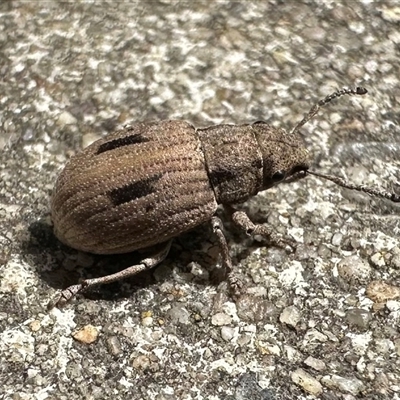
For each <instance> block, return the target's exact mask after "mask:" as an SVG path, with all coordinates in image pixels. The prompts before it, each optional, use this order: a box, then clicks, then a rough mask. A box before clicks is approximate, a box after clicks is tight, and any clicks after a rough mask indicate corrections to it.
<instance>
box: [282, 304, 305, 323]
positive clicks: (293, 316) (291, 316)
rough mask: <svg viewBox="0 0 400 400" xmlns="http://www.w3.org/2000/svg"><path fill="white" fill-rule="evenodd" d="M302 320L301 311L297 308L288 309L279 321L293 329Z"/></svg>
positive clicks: (283, 312) (290, 307)
mask: <svg viewBox="0 0 400 400" xmlns="http://www.w3.org/2000/svg"><path fill="white" fill-rule="evenodd" d="M300 318H301V314H300V311H299V310H298V309H297V308H296V307H295V306H289V307H286V308H285V309H284V310H283V311H282V313H281V315H280V316H279V320H280V321H281V322H282V323H283V324H287V325H290V326H293V327H296V325H297V323H298V322H299V321H300Z"/></svg>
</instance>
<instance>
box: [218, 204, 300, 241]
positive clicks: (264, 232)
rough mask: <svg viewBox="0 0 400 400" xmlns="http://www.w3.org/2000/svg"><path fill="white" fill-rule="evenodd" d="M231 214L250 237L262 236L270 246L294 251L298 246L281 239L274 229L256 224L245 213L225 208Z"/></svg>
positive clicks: (233, 220)
mask: <svg viewBox="0 0 400 400" xmlns="http://www.w3.org/2000/svg"><path fill="white" fill-rule="evenodd" d="M225 208H227V209H228V211H229V212H230V214H231V218H232V222H233V223H234V224H235V225H236V226H237V227H238V228H239V229H240V230H241V231H243V232H244V233H246V235H248V236H252V237H254V236H256V235H259V236H262V237H263V238H264V239H266V240H267V241H268V243H269V244H271V245H273V246H276V247H281V248H286V247H287V246H289V247H290V248H291V249H293V248H294V247H295V246H296V244H295V243H294V242H292V241H289V240H287V239H284V238H281V237H279V236H278V235H277V234H276V233H275V232H274V231H273V229H272V228H270V227H268V226H267V225H264V224H255V223H254V222H253V221H251V219H250V218H249V217H248V215H247V214H246V213H245V212H244V211H237V210H235V209H233V208H232V207H230V206H225Z"/></svg>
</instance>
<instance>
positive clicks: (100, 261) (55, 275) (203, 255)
mask: <svg viewBox="0 0 400 400" xmlns="http://www.w3.org/2000/svg"><path fill="white" fill-rule="evenodd" d="M28 231H29V237H28V239H27V240H26V241H23V242H22V244H21V247H22V254H23V255H24V258H25V261H26V262H27V263H29V264H30V265H32V266H34V268H35V269H36V271H37V274H38V276H39V277H40V279H41V280H42V281H44V282H45V283H46V284H47V285H48V286H50V287H51V288H53V289H55V290H62V289H65V288H66V287H68V286H70V285H72V284H74V283H76V282H78V281H80V280H83V279H90V278H96V277H101V276H104V275H108V274H113V273H116V272H118V271H121V270H123V269H125V268H127V267H129V266H131V265H135V264H137V263H138V262H140V260H142V259H143V256H145V255H146V254H147V252H148V251H149V252H151V251H152V250H151V249H146V250H139V251H134V252H131V253H124V254H116V255H97V254H90V253H83V252H79V251H77V250H74V249H72V248H70V247H68V246H66V245H64V244H62V243H61V242H60V241H59V240H58V239H57V238H56V236H55V235H54V233H53V226H52V225H51V224H49V222H48V219H47V218H42V219H39V220H37V221H34V222H32V223H31V224H30V225H29V227H28ZM234 235H235V233H234ZM229 236H230V234H229V233H228V237H229ZM242 239H243V238H242ZM232 240H234V241H236V240H237V241H240V238H239V237H236V236H234V237H233V238H232ZM205 247H206V248H208V250H210V249H211V250H210V251H205V250H204V248H205ZM214 249H215V251H213V250H214ZM249 251H250V250H249V249H244V250H243V252H244V253H243V254H242V253H240V254H237V255H236V257H235V258H234V259H236V260H235V261H240V259H243V258H245V257H246V256H247V254H248V253H249ZM191 262H195V263H197V264H199V265H200V268H201V269H203V270H204V271H207V272H208V274H206V278H199V277H198V276H195V275H192V274H191V267H190V263H191ZM218 263H219V251H218V246H217V244H216V240H215V237H214V234H213V232H212V228H211V225H210V224H209V223H205V224H203V225H200V226H198V227H196V228H194V229H192V230H190V231H188V232H186V233H184V234H182V235H180V236H179V237H177V238H175V239H174V241H173V243H172V247H171V251H170V253H169V254H168V256H167V258H166V259H165V260H164V261H163V262H162V263H161V264H160V265H158V266H156V267H155V268H152V269H149V270H145V271H143V272H140V273H138V274H136V275H135V276H134V277H131V278H127V279H125V280H123V281H117V282H114V283H110V284H108V285H102V286H100V287H99V288H94V289H91V290H88V291H87V292H84V293H82V295H83V296H84V297H85V298H88V299H92V300H106V301H107V300H108V301H113V300H119V299H122V298H131V297H132V294H133V293H136V292H137V291H138V290H140V289H144V288H149V287H150V286H152V285H156V284H157V285H159V284H160V283H161V284H162V283H163V282H165V281H168V280H171V279H172V277H173V274H174V272H173V271H174V267H177V268H178V270H179V273H180V274H181V278H182V279H185V280H186V281H188V282H190V281H192V282H194V283H195V284H199V285H218V284H219V283H221V282H223V281H225V279H226V276H225V275H224V274H223V273H222V272H221V269H220V268H218Z"/></svg>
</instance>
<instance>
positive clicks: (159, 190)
mask: <svg viewBox="0 0 400 400" xmlns="http://www.w3.org/2000/svg"><path fill="white" fill-rule="evenodd" d="M135 138H136V140H135ZM135 185H136V187H135ZM130 198H131V199H130ZM216 208H217V203H216V201H215V197H214V192H213V191H212V188H211V186H210V182H209V179H208V176H207V172H206V169H205V165H204V156H203V153H202V152H201V150H200V143H199V139H198V138H197V136H196V135H195V130H194V129H193V127H192V126H190V125H189V124H187V123H186V122H181V121H175V122H173V123H171V122H162V123H155V124H148V123H146V124H136V125H134V126H132V127H130V128H128V129H123V130H120V131H117V132H115V133H113V134H111V135H109V136H107V137H106V138H104V139H100V140H98V141H97V142H95V143H93V144H92V145H91V146H89V147H87V148H86V149H84V150H83V151H82V152H81V153H79V154H78V155H76V156H75V157H74V158H72V159H71V160H70V162H69V163H68V164H67V166H66V167H65V169H64V171H63V172H62V173H61V175H60V176H59V178H58V181H57V185H56V189H55V193H54V196H53V200H52V219H53V223H54V226H55V233H56V236H57V237H58V238H59V239H60V240H61V241H62V242H64V243H66V244H68V245H69V246H71V247H74V248H76V249H79V250H83V251H88V252H92V253H100V254H108V253H114V254H116V253H126V252H129V251H133V250H135V249H140V248H145V247H148V246H149V245H152V244H155V243H160V242H163V241H165V240H167V239H169V238H172V237H174V236H177V235H178V234H179V233H181V231H182V226H185V227H186V228H187V229H190V228H192V227H194V226H196V225H199V224H201V223H202V222H204V221H207V220H209V219H210V218H211V216H212V214H213V213H214V212H215V210H216Z"/></svg>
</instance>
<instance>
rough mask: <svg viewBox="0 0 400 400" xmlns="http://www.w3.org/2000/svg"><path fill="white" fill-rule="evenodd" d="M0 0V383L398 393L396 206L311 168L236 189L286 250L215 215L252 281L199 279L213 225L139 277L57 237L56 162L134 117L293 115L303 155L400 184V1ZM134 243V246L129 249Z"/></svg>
mask: <svg viewBox="0 0 400 400" xmlns="http://www.w3.org/2000/svg"><path fill="white" fill-rule="evenodd" d="M346 3H347V4H351V6H348V5H340V4H338V2H332V1H318V2H312V1H310V2H304V4H302V3H300V2H294V1H293V2H280V1H274V2H273V1H270V2H254V3H253V2H241V3H239V2H226V1H224V2H221V1H215V2H208V1H196V2H182V3H180V2H177V1H158V2H155V1H152V2H135V3H133V2H132V3H131V4H126V3H125V4H123V3H121V2H117V3H114V2H102V3H100V2H93V3H90V2H88V3H86V4H85V3H80V2H74V3H72V2H71V3H60V4H57V3H56V2H53V3H50V2H38V1H37V2H33V1H31V2H22V1H21V2H19V1H8V2H1V4H0V45H1V46H0V72H1V80H0V89H1V90H0V99H1V107H0V126H1V128H0V129H1V132H0V149H1V153H0V175H1V183H0V221H1V227H2V229H1V232H0V243H1V246H0V263H1V264H0V279H1V281H0V382H1V384H0V399H13V400H17V399H38V400H42V399H61V400H62V399H68V400H73V399H145V400H147V399H148V400H172V399H177V400H180V399H183V400H186V399H207V400H217V399H221V400H233V399H236V400H267V399H268V400H277V399H313V398H319V399H325V400H328V399H329V400H334V399H343V400H354V399H399V398H400V333H399V332H400V328H399V324H400V301H399V296H400V289H399V288H400V279H399V278H400V244H399V239H398V236H399V232H400V224H399V221H400V206H398V205H394V204H391V203H389V202H388V201H384V200H376V199H371V198H369V197H368V196H366V195H363V194H359V193H352V192H350V191H348V190H342V189H340V188H338V187H336V186H335V185H334V184H332V183H330V182H327V181H322V180H321V179H317V178H315V177H308V178H307V179H305V180H303V181H301V182H298V183H294V184H290V185H281V186H279V187H277V188H275V189H273V190H269V191H267V192H265V193H263V194H260V195H259V196H257V197H256V198H254V199H252V200H251V201H249V202H248V203H247V204H245V205H244V206H243V207H244V208H245V209H246V210H248V211H249V213H250V214H251V216H252V218H253V219H254V220H256V221H259V222H265V223H269V224H270V225H272V226H274V227H275V228H276V231H277V232H278V233H280V234H282V235H285V236H289V237H291V238H293V239H294V240H296V241H297V242H298V244H299V246H298V249H297V251H296V252H295V253H294V254H288V253H286V252H285V251H283V250H280V249H276V248H268V247H265V245H264V244H263V243H262V242H259V241H253V240H250V239H249V238H245V237H243V236H241V235H240V234H238V233H237V232H235V231H233V230H231V229H230V226H229V224H227V230H228V232H229V233H228V239H229V243H230V246H231V251H232V254H233V256H234V260H235V262H236V264H237V272H238V273H239V274H240V276H241V277H242V279H243V280H244V281H245V282H246V284H247V286H248V289H247V293H246V294H245V295H244V296H242V297H241V298H240V299H239V300H238V301H237V302H234V301H233V300H232V299H231V298H230V297H229V296H227V294H226V291H225V288H224V285H217V284H215V283H214V281H213V271H214V272H215V269H216V265H218V259H217V257H216V252H215V242H214V240H213V236H212V234H211V231H210V229H209V227H199V229H197V230H195V231H194V232H191V233H188V234H186V235H184V236H182V237H180V238H179V239H177V240H176V241H175V242H174V245H173V248H172V251H171V253H170V256H169V257H168V259H167V260H166V261H165V262H164V263H163V264H162V265H160V266H159V267H158V268H156V269H154V270H153V271H151V272H149V273H144V274H141V275H140V276H138V277H137V278H136V279H131V280H129V281H126V282H121V283H116V284H113V285H110V286H108V287H102V288H99V289H96V290H95V291H93V292H90V293H88V294H86V295H85V296H79V297H78V298H76V299H75V300H74V301H73V302H72V303H71V304H70V305H68V306H67V307H66V308H65V309H63V310H57V309H55V310H52V311H50V312H48V311H47V310H46V306H47V303H48V302H49V301H50V300H51V299H53V298H54V297H55V296H56V295H57V293H58V291H59V289H60V288H63V287H65V286H67V285H68V284H71V283H74V282H77V281H78V280H79V279H80V278H82V277H90V276H98V275H101V274H104V273H106V272H111V271H115V270H116V269H118V268H121V267H123V265H126V264H128V265H129V262H132V260H131V258H132V257H131V256H129V257H115V258H114V257H107V258H104V257H103V258H102V257H94V256H91V255H87V254H80V253H77V252H76V251H74V250H72V249H68V248H66V247H64V246H62V245H61V244H60V243H59V242H58V241H57V240H56V239H55V238H54V236H53V235H52V230H51V221H50V218H49V197H50V194H51V191H52V187H53V185H54V182H55V179H56V177H57V174H58V172H59V171H60V169H61V168H62V167H63V165H64V164H65V162H66V161H67V159H68V158H69V157H70V156H71V155H73V154H74V153H75V152H76V151H78V150H79V149H81V148H82V147H83V146H85V145H87V144H89V143H90V142H91V141H93V140H94V139H96V138H98V137H100V136H102V135H105V134H106V133H108V132H111V131H112V130H114V129H115V128H116V127H119V126H121V125H122V124H124V123H126V122H129V121H137V120H149V119H166V118H179V119H186V120H188V121H190V122H192V123H194V124H195V125H197V126H205V125H209V124H215V123H219V122H222V121H224V122H235V123H237V122H251V121H254V120H260V119H263V120H266V121H268V122H270V123H271V124H274V125H276V126H281V127H285V128H287V129H290V128H291V127H293V126H294V124H295V123H296V122H297V121H298V120H299V119H301V117H302V115H303V113H305V112H306V111H307V110H308V109H309V107H310V106H311V105H312V104H313V103H314V102H316V101H317V100H319V99H320V98H322V97H324V96H325V95H327V94H330V93H331V92H332V91H334V90H335V89H336V88H338V87H342V86H355V85H363V86H365V87H367V88H368V90H369V94H368V95H366V96H363V97H360V98H354V97H352V98H350V97H345V98H343V99H340V100H339V101H335V102H334V103H332V104H330V105H329V106H328V107H326V109H324V111H323V112H321V114H320V115H319V116H318V117H317V118H315V119H314V120H313V121H312V122H310V123H309V124H308V125H307V126H305V127H304V128H302V130H301V132H302V135H303V137H304V140H305V142H306V143H307V146H308V148H309V149H310V151H311V153H312V155H313V157H314V159H315V164H314V166H313V167H314V169H315V170H317V171H321V172H325V173H335V174H340V175H341V176H345V177H347V178H348V179H349V180H350V181H352V182H354V183H365V184H368V185H377V186H383V187H385V188H387V189H389V190H393V191H396V192H397V193H400V182H399V181H400V161H399V160H400V127H399V120H400V105H399V102H400V82H399V81H400V63H399V60H400V29H399V24H400V8H399V5H398V2H397V1H392V2H390V1H382V2H371V1H363V2H355V1H354V2H346ZM133 257H136V255H133Z"/></svg>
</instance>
